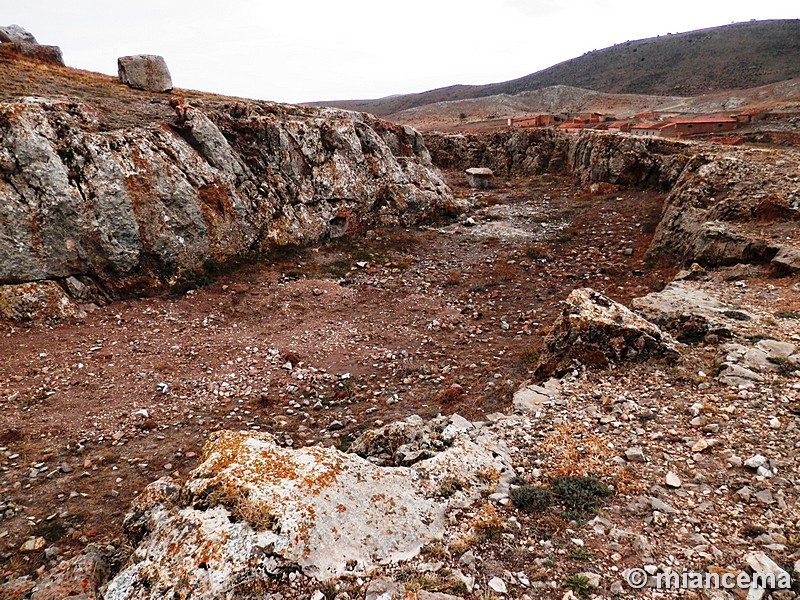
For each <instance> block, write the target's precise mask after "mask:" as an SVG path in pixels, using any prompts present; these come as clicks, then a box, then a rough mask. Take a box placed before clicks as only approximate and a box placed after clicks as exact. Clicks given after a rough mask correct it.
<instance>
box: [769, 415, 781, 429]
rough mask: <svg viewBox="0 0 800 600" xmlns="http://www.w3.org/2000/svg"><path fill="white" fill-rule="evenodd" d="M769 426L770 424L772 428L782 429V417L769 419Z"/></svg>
mask: <svg viewBox="0 0 800 600" xmlns="http://www.w3.org/2000/svg"><path fill="white" fill-rule="evenodd" d="M769 426H770V427H771V428H772V429H780V428H781V421H780V419H778V417H772V418H771V419H770V420H769Z"/></svg>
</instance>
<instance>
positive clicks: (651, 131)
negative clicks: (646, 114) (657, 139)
mask: <svg viewBox="0 0 800 600" xmlns="http://www.w3.org/2000/svg"><path fill="white" fill-rule="evenodd" d="M665 124H666V123H636V124H635V125H631V129H630V133H631V135H650V136H659V135H661V129H662V127H664V125H665Z"/></svg>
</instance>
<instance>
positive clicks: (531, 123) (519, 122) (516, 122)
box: [508, 113, 559, 127]
mask: <svg viewBox="0 0 800 600" xmlns="http://www.w3.org/2000/svg"><path fill="white" fill-rule="evenodd" d="M558 120H559V119H558V117H556V116H555V115H553V114H550V113H540V114H533V115H525V116H524V117H511V118H509V119H508V125H509V127H547V126H548V125H552V124H554V123H555V122H557V121H558Z"/></svg>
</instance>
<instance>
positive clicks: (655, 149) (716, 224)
mask: <svg viewBox="0 0 800 600" xmlns="http://www.w3.org/2000/svg"><path fill="white" fill-rule="evenodd" d="M426 139H427V142H428V147H429V148H430V150H431V154H432V156H433V160H434V163H435V164H437V165H438V166H439V167H441V168H445V169H459V170H461V169H465V168H467V167H472V166H482V167H488V168H491V169H492V170H493V171H494V172H495V173H496V174H499V175H504V176H517V175H535V174H538V173H560V174H571V175H572V176H574V177H575V178H577V179H578V180H579V181H580V182H582V183H584V184H591V183H596V182H606V183H612V184H617V185H624V186H632V187H641V188H651V189H656V190H660V191H664V192H669V194H668V196H667V198H666V200H665V209H664V214H663V218H662V220H661V222H660V224H659V226H658V228H657V231H656V235H655V238H654V240H653V242H652V245H651V247H650V249H649V251H648V258H649V259H651V260H659V259H661V258H664V257H667V258H669V259H670V260H673V261H678V262H680V263H683V264H690V263H692V262H697V263H700V264H701V265H706V266H720V265H731V264H737V263H771V264H772V265H773V266H774V268H775V270H776V271H777V272H778V273H796V272H800V249H798V246H800V240H798V238H797V236H796V235H795V231H796V228H797V227H796V223H797V221H798V220H800V180H798V177H797V172H798V167H800V155H798V153H797V152H795V151H792V150H768V151H765V150H748V149H742V148H724V147H718V146H711V145H706V146H701V145H698V144H689V143H685V142H679V141H674V140H665V139H660V138H656V137H646V138H641V137H633V136H626V135H616V134H607V133H601V132H593V131H586V132H582V133H580V134H578V135H572V134H566V133H562V132H560V131H558V130H554V129H545V128H538V129H536V128H534V129H525V130H518V131H498V132H495V133H484V134H447V135H445V134H428V135H427V136H426Z"/></svg>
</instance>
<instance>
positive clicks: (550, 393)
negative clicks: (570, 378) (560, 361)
mask: <svg viewBox="0 0 800 600" xmlns="http://www.w3.org/2000/svg"><path fill="white" fill-rule="evenodd" d="M560 398H561V382H560V381H559V380H558V379H548V380H547V381H545V382H544V383H543V384H542V385H535V384H533V383H528V382H526V383H525V384H523V385H522V386H521V387H520V388H519V389H518V390H517V391H516V392H514V398H513V404H514V408H515V409H517V410H520V411H523V412H531V411H536V410H537V409H539V408H541V407H542V406H543V405H545V404H546V403H548V402H553V401H555V400H558V399H560Z"/></svg>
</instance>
